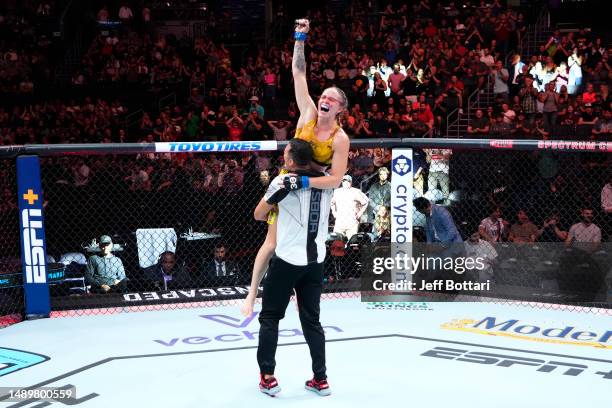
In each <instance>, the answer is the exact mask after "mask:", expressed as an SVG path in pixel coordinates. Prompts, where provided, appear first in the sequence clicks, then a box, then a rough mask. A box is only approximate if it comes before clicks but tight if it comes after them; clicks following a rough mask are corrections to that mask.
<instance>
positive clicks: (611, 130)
mask: <svg viewBox="0 0 612 408" xmlns="http://www.w3.org/2000/svg"><path fill="white" fill-rule="evenodd" d="M591 132H592V133H593V136H595V137H597V136H599V137H603V136H610V135H611V134H612V111H610V110H605V111H604V112H603V117H600V118H597V120H596V121H595V126H593V130H592V131H591Z"/></svg>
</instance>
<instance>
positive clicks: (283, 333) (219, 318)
mask: <svg viewBox="0 0 612 408" xmlns="http://www.w3.org/2000/svg"><path fill="white" fill-rule="evenodd" d="M258 314H259V313H258V312H255V313H253V314H252V315H251V316H249V317H247V318H246V319H244V320H241V319H237V318H235V317H232V316H227V315H222V314H212V315H200V317H202V318H204V319H207V320H211V321H213V322H215V323H219V324H223V325H226V326H230V327H233V328H235V329H246V328H247V326H248V325H249V324H250V323H251V322H252V321H253V320H254V319H255V317H257V315H258ZM323 330H324V331H325V332H328V331H329V330H334V331H335V332H337V333H343V332H344V330H342V329H341V328H339V327H336V326H323ZM207 334H208V333H207ZM258 335H259V331H250V330H241V331H239V332H237V333H224V334H218V335H207V336H190V337H182V338H181V337H174V338H172V339H167V340H153V341H154V342H156V343H158V344H161V345H162V346H166V347H174V346H175V345H176V344H178V343H179V342H180V343H183V344H189V345H199V344H206V343H211V342H218V341H220V342H223V343H233V342H237V341H243V340H258ZM296 336H304V333H302V331H301V330H300V329H282V330H279V331H278V337H296Z"/></svg>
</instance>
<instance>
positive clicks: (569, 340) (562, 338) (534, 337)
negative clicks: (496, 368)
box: [440, 316, 612, 349]
mask: <svg viewBox="0 0 612 408" xmlns="http://www.w3.org/2000/svg"><path fill="white" fill-rule="evenodd" d="M440 327H441V328H443V329H446V330H455V331H462V332H468V333H474V334H483V335H486V336H500V337H509V338H512V339H516V340H528V341H536V342H540V343H552V344H564V345H572V346H587V347H596V348H604V349H612V330H608V331H606V332H605V333H595V332H592V331H582V330H580V329H578V328H576V327H574V326H565V327H540V326H536V325H531V324H523V323H522V322H521V321H520V320H518V319H508V320H503V319H498V318H496V317H492V316H487V317H485V318H484V319H480V320H475V319H453V320H451V321H450V322H447V323H443V324H442V325H441V326H440Z"/></svg>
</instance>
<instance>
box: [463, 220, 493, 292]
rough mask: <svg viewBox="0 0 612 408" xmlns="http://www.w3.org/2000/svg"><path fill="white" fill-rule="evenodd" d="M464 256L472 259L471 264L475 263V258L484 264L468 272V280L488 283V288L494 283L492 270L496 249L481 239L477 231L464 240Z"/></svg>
mask: <svg viewBox="0 0 612 408" xmlns="http://www.w3.org/2000/svg"><path fill="white" fill-rule="evenodd" d="M464 245H465V257H466V260H467V259H471V260H472V261H474V262H473V263H472V264H476V263H477V262H476V260H477V259H479V260H480V262H482V263H483V264H484V267H483V268H474V269H472V270H470V271H469V272H468V273H469V275H471V276H469V275H468V276H469V278H468V279H469V280H471V281H473V282H481V283H487V282H488V283H489V288H490V290H491V289H492V287H493V285H494V283H495V276H494V271H493V265H495V263H496V260H497V251H496V250H495V248H494V247H493V245H491V242H490V241H488V240H483V239H481V235H480V233H479V232H478V231H476V232H474V233H472V235H470V236H469V238H468V239H467V240H466V241H465V244H464Z"/></svg>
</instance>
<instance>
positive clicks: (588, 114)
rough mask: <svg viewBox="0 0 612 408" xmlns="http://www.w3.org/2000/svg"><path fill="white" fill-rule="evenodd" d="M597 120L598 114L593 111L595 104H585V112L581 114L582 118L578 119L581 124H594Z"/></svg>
mask: <svg viewBox="0 0 612 408" xmlns="http://www.w3.org/2000/svg"><path fill="white" fill-rule="evenodd" d="M596 120H597V115H596V114H595V112H594V111H593V105H592V104H590V103H585V104H584V112H582V114H581V115H580V119H578V124H579V125H594V124H595V121H596Z"/></svg>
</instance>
